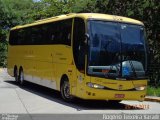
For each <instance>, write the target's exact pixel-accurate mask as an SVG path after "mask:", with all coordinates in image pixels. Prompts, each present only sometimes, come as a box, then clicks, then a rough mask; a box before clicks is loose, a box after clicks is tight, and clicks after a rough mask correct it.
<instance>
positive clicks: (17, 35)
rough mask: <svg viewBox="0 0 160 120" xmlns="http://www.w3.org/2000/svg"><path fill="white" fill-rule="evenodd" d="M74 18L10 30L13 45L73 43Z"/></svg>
mask: <svg viewBox="0 0 160 120" xmlns="http://www.w3.org/2000/svg"><path fill="white" fill-rule="evenodd" d="M71 32H72V19H67V20H62V21H58V22H53V23H47V24H43V25H37V26H32V27H27V28H23V29H18V30H13V31H11V32H10V40H9V41H10V44H11V45H49V44H64V45H69V46H70V45H71Z"/></svg>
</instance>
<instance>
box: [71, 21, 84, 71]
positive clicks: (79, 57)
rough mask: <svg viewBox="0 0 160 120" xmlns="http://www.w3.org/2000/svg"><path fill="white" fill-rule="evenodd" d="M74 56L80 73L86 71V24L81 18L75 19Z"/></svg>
mask: <svg viewBox="0 0 160 120" xmlns="http://www.w3.org/2000/svg"><path fill="white" fill-rule="evenodd" d="M73 54H74V60H75V63H76V66H77V68H78V70H79V71H81V72H84V71H85V23H84V20H83V19H81V18H75V19H74V32H73Z"/></svg>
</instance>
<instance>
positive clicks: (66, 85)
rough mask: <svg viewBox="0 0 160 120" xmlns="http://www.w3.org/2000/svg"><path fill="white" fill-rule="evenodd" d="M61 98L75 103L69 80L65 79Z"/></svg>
mask: <svg viewBox="0 0 160 120" xmlns="http://www.w3.org/2000/svg"><path fill="white" fill-rule="evenodd" d="M60 91H61V96H62V98H63V99H64V100H65V101H73V98H74V97H73V96H72V95H71V94H70V84H69V81H68V79H65V80H64V81H63V83H62V85H61V90H60Z"/></svg>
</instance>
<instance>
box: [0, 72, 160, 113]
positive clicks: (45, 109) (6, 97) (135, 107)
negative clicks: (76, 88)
mask: <svg viewBox="0 0 160 120" xmlns="http://www.w3.org/2000/svg"><path fill="white" fill-rule="evenodd" d="M0 113H1V114H2V113H10V114H12V113H13V114H14V113H16V114H23V113H24V114H108V113H113V114H115V113H116V114H117V113H134V114H141V113H142V114H152V113H153V114H160V103H157V102H146V101H144V102H138V101H122V102H120V103H119V104H116V105H113V104H108V103H107V102H106V101H84V100H79V99H77V100H76V102H74V103H67V102H64V101H63V100H62V99H61V97H60V93H59V92H56V91H54V90H51V89H48V88H45V87H42V86H39V85H35V84H32V83H27V84H26V85H25V86H24V87H23V88H21V87H19V86H18V85H17V84H15V82H14V79H13V78H12V77H10V76H9V75H8V74H7V72H6V69H0Z"/></svg>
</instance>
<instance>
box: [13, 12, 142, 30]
mask: <svg viewBox="0 0 160 120" xmlns="http://www.w3.org/2000/svg"><path fill="white" fill-rule="evenodd" d="M74 17H80V18H83V19H85V20H87V19H94V20H106V21H115V22H124V23H131V24H138V25H144V24H143V23H142V22H141V21H138V20H135V19H131V18H127V17H122V16H116V15H108V14H100V13H70V14H66V15H59V16H55V17H50V18H47V19H42V20H38V21H35V22H33V23H31V24H25V25H19V26H15V27H13V28H12V29H11V30H14V29H21V28H25V27H30V26H35V25H40V24H45V23H50V22H54V21H60V20H65V19H69V18H74Z"/></svg>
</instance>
